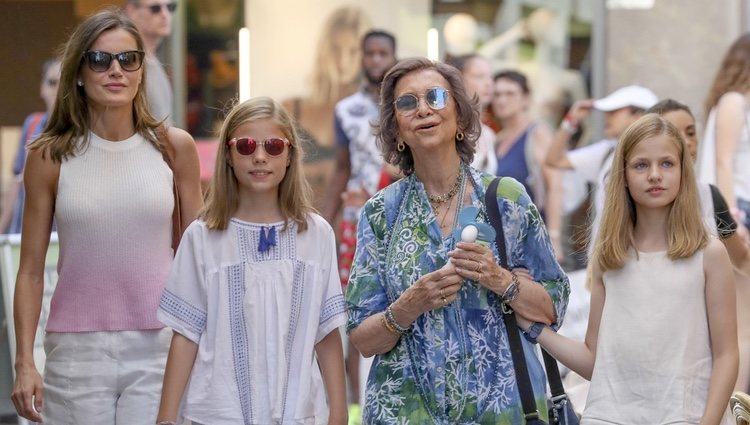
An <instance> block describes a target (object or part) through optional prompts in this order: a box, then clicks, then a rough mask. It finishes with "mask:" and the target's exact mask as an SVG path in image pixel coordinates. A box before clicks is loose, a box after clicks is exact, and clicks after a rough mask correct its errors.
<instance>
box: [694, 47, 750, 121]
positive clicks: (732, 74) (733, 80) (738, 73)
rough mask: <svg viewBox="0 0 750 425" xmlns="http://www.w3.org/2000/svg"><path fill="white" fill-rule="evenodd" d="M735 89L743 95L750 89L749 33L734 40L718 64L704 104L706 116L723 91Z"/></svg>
mask: <svg viewBox="0 0 750 425" xmlns="http://www.w3.org/2000/svg"><path fill="white" fill-rule="evenodd" d="M732 91H736V92H739V93H742V94H743V95H744V94H745V93H747V92H749V91H750V33H745V34H743V35H742V36H740V38H738V39H737V40H735V41H734V43H732V45H731V46H729V50H727V53H726V54H725V55H724V59H722V61H721V65H719V70H718V71H717V72H716V77H714V82H713V84H711V90H709V91H708V97H707V98H706V103H705V105H704V107H705V110H704V113H705V114H706V117H708V114H709V112H710V111H711V109H712V108H713V107H714V106H716V104H717V103H719V99H720V98H721V96H722V95H724V93H728V92H732Z"/></svg>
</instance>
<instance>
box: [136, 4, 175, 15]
mask: <svg viewBox="0 0 750 425" xmlns="http://www.w3.org/2000/svg"><path fill="white" fill-rule="evenodd" d="M141 7H145V8H146V9H148V10H150V11H151V13H152V14H154V15H156V14H157V13H159V12H161V8H162V7H166V8H167V10H168V11H169V13H174V11H175V10H177V3H176V2H169V3H154V4H148V5H141Z"/></svg>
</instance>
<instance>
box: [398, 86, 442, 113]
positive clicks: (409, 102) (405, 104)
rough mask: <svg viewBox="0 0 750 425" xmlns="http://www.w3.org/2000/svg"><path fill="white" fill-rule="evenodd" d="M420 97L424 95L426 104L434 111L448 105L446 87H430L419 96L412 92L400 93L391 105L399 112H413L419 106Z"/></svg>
mask: <svg viewBox="0 0 750 425" xmlns="http://www.w3.org/2000/svg"><path fill="white" fill-rule="evenodd" d="M420 97H424V100H425V102H426V103H427V106H429V107H430V108H431V109H434V110H436V111H437V110H440V109H443V108H445V107H446V105H448V89H444V88H442V87H432V88H430V89H427V90H426V91H425V92H424V94H423V95H422V96H419V97H418V96H417V95H415V94H412V93H408V94H404V95H401V96H399V97H398V98H397V99H396V100H395V101H394V102H393V106H394V107H395V108H396V110H397V111H399V112H401V113H408V112H413V111H415V110H417V108H419V98H420Z"/></svg>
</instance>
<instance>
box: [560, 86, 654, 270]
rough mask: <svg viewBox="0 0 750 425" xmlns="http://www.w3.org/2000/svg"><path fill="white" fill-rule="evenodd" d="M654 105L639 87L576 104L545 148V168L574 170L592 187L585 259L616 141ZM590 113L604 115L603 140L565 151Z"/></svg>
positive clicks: (651, 96)
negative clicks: (592, 210)
mask: <svg viewBox="0 0 750 425" xmlns="http://www.w3.org/2000/svg"><path fill="white" fill-rule="evenodd" d="M658 101H659V99H658V98H657V97H656V95H655V94H654V93H653V92H652V91H651V90H649V89H647V88H645V87H641V86H627V87H623V88H621V89H618V90H615V91H614V92H612V93H611V94H610V95H609V96H607V97H604V98H602V99H597V100H592V99H589V100H581V101H578V102H576V103H574V104H573V107H571V108H570V111H568V113H567V114H566V115H565V118H564V119H563V121H562V122H561V123H560V128H559V129H558V130H557V133H556V134H555V139H554V141H553V142H552V145H550V147H549V150H548V152H547V158H546V162H547V164H548V165H549V166H552V167H556V168H561V169H567V170H574V171H575V173H576V174H578V175H579V176H580V177H581V178H582V179H583V180H585V181H586V182H588V183H591V184H593V186H594V200H593V203H594V217H593V225H592V226H591V237H590V239H589V244H588V249H587V254H588V257H591V253H592V250H593V245H594V240H595V239H596V231H597V229H598V227H599V220H600V217H601V212H602V208H603V207H604V188H605V187H606V180H607V176H608V175H609V171H610V169H611V167H612V156H613V154H614V151H615V145H616V144H617V140H618V139H619V138H620V135H621V134H622V133H623V132H624V131H625V129H626V128H628V126H629V125H630V124H632V123H633V122H635V121H636V120H637V119H638V118H639V117H640V116H641V115H643V113H644V111H645V110H646V109H648V108H650V107H652V106H653V105H655V104H656V102H658ZM593 109H598V110H600V111H602V112H604V119H605V121H604V133H605V136H606V138H605V139H603V140H601V141H599V142H596V143H592V144H590V145H587V146H584V147H582V148H578V149H574V150H572V151H568V149H567V147H568V144H569V142H570V138H571V137H572V136H573V134H575V133H576V132H577V131H578V125H579V124H580V122H581V121H582V120H584V119H585V118H586V117H588V116H589V114H590V113H591V111H592V110H593Z"/></svg>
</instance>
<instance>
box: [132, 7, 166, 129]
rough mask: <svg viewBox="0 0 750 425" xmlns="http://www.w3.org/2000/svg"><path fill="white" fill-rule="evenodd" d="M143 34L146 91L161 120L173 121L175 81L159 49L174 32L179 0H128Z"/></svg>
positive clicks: (154, 113) (155, 114) (136, 23)
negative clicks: (168, 71) (162, 61)
mask: <svg viewBox="0 0 750 425" xmlns="http://www.w3.org/2000/svg"><path fill="white" fill-rule="evenodd" d="M123 10H124V12H125V14H126V15H127V16H128V17H129V18H130V19H132V20H133V22H134V23H135V26H136V27H137V28H138V31H139V32H140V33H141V37H143V43H144V49H143V51H144V52H145V53H146V59H145V66H146V74H148V81H146V94H147V99H148V103H149V107H150V108H151V113H152V114H153V115H154V117H156V118H157V119H159V120H165V119H166V120H167V122H172V121H173V118H172V112H173V109H172V108H173V107H174V104H173V102H174V95H173V93H172V83H171V82H170V80H169V76H167V73H166V71H165V70H164V66H163V65H162V64H161V61H160V60H159V57H158V56H157V52H158V51H159V46H161V43H162V41H163V40H164V39H165V38H167V37H169V35H170V34H171V33H172V18H173V14H174V12H175V11H176V10H177V1H176V0H127V2H126V3H125V6H124V8H123Z"/></svg>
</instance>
